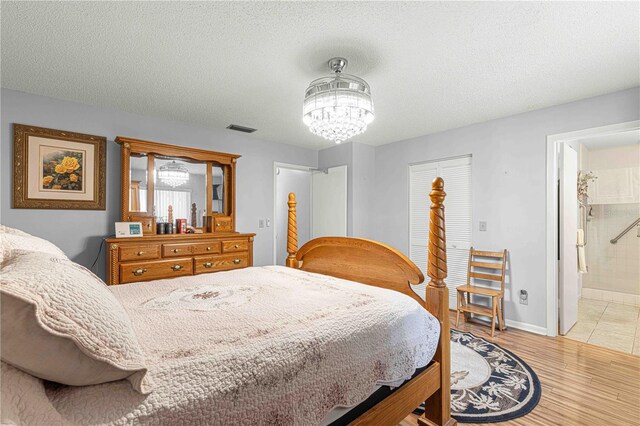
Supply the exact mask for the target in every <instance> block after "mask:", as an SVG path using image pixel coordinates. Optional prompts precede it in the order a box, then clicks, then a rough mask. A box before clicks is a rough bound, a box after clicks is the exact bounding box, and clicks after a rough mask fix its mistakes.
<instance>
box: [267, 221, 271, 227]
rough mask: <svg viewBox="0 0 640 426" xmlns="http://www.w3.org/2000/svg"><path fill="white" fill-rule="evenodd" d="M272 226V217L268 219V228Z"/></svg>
mask: <svg viewBox="0 0 640 426" xmlns="http://www.w3.org/2000/svg"><path fill="white" fill-rule="evenodd" d="M269 227H271V219H267V228H269Z"/></svg>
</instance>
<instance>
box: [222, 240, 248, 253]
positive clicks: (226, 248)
mask: <svg viewBox="0 0 640 426" xmlns="http://www.w3.org/2000/svg"><path fill="white" fill-rule="evenodd" d="M247 250H249V242H248V241H247V240H231V241H223V242H222V252H223V253H233V252H236V251H247Z"/></svg>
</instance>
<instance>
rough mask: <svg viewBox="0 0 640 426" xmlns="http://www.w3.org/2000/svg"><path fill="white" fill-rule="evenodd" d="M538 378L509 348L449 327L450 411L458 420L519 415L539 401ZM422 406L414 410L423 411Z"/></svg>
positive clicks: (485, 420) (495, 419)
mask: <svg viewBox="0 0 640 426" xmlns="http://www.w3.org/2000/svg"><path fill="white" fill-rule="evenodd" d="M540 394H541V388H540V381H539V380H538V376H536V373H534V372H533V370H532V369H531V367H529V366H528V365H527V364H526V363H525V362H524V361H522V360H521V359H520V358H518V357H517V356H516V355H514V354H513V353H511V352H510V351H508V350H506V349H504V348H502V347H500V346H498V345H496V344H494V343H491V342H489V341H487V340H485V339H483V338H481V337H477V336H475V335H473V334H471V333H465V332H462V331H458V330H453V329H452V330H451V414H452V416H453V417H454V418H455V419H456V420H457V421H458V422H459V423H497V422H503V421H506V420H511V419H515V418H518V417H522V416H524V415H525V414H527V413H529V412H530V411H531V410H533V408H534V407H535V406H536V405H538V402H539V401H540ZM423 412H424V407H422V406H421V407H420V408H418V409H417V410H416V411H415V413H416V414H422V413H423Z"/></svg>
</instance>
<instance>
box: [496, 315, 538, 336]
mask: <svg viewBox="0 0 640 426" xmlns="http://www.w3.org/2000/svg"><path fill="white" fill-rule="evenodd" d="M505 322H506V323H507V327H513V328H517V329H518V330H523V331H528V332H529V333H535V334H541V335H543V336H546V335H547V327H540V326H539V325H533V324H529V323H526V322H519V321H513V320H510V319H508V320H505Z"/></svg>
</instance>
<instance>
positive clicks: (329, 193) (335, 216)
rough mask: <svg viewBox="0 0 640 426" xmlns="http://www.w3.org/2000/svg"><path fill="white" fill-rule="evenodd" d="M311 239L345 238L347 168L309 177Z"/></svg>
mask: <svg viewBox="0 0 640 426" xmlns="http://www.w3.org/2000/svg"><path fill="white" fill-rule="evenodd" d="M311 197H312V202H311V206H312V207H311V238H317V237H329V236H331V237H346V236H347V166H338V167H331V168H329V169H327V170H326V172H324V171H319V172H314V173H313V175H312V177H311Z"/></svg>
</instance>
